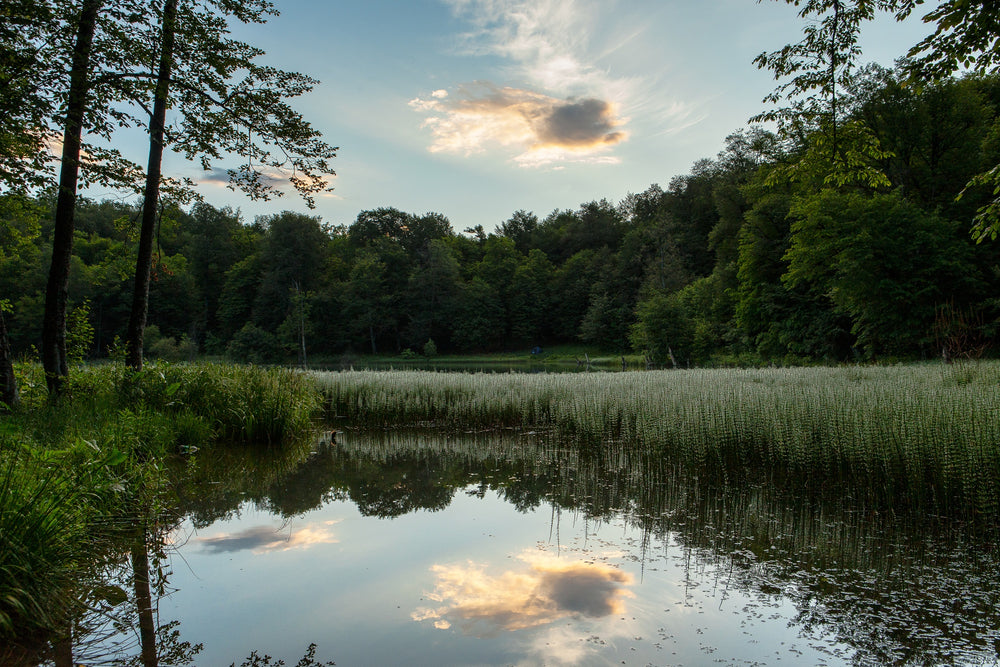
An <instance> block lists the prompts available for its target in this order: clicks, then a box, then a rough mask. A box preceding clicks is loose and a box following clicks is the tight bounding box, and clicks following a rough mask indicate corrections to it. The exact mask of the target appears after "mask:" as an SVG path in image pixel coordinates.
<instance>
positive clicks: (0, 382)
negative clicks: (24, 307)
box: [0, 311, 21, 412]
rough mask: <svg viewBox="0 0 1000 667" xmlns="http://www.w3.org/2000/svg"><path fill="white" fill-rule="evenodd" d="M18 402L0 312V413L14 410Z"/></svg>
mask: <svg viewBox="0 0 1000 667" xmlns="http://www.w3.org/2000/svg"><path fill="white" fill-rule="evenodd" d="M20 400H21V399H20V397H19V396H18V394H17V379H16V378H15V377H14V360H13V358H11V354H10V341H8V340H7V322H6V321H4V317H3V311H0V412H7V411H10V410H16V409H17V406H18V403H20Z"/></svg>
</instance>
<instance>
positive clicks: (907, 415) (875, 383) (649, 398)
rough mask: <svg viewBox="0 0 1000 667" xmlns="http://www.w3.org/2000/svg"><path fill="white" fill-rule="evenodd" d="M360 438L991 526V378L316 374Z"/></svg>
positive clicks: (841, 372)
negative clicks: (479, 439) (772, 484)
mask: <svg viewBox="0 0 1000 667" xmlns="http://www.w3.org/2000/svg"><path fill="white" fill-rule="evenodd" d="M316 379H317V383H318V384H319V386H320V388H321V389H322V391H323V393H324V395H325V396H326V399H327V401H328V406H329V410H330V414H331V415H334V416H339V417H343V418H344V419H346V420H347V421H348V422H349V423H353V424H357V425H360V426H376V427H383V426H391V425H395V424H399V423H410V424H428V423H433V424H439V425H443V426H448V427H454V428H462V429H476V428H492V427H498V426H508V427H509V426H514V427H522V428H550V429H552V430H554V431H555V432H557V433H558V434H560V435H562V436H567V437H572V438H575V439H577V440H579V441H582V442H586V443H601V442H608V441H616V442H621V443H628V444H632V445H636V446H642V447H648V448H651V449H653V450H655V451H657V452H659V453H660V454H661V455H662V456H664V457H666V458H667V459H669V460H670V461H672V462H675V463H677V464H680V465H683V466H685V467H686V468H688V469H689V470H692V471H696V472H699V473H702V474H711V475H713V476H716V477H718V478H721V479H723V480H729V481H734V482H736V481H740V480H744V479H748V478H759V477H761V476H762V475H766V476H768V477H770V478H771V479H773V480H775V481H776V482H780V483H783V484H797V485H805V486H809V487H811V488H817V489H832V490H835V491H837V490H840V491H842V492H844V493H852V494H856V495H863V496H867V497H870V498H872V499H875V500H879V501H887V502H890V503H891V504H892V505H893V506H896V507H910V508H911V509H920V510H924V511H934V512H944V513H949V514H951V513H957V514H960V515H962V516H966V517H969V518H973V519H977V520H978V519H981V518H986V519H987V520H991V521H995V520H996V519H997V518H1000V517H998V515H1000V502H998V494H1000V364H997V363H978V364H961V365H955V366H944V365H911V366H898V367H864V368H859V367H845V368H800V369H754V370H691V371H663V372H630V373H613V374H612V373H608V374H571V375H569V374H568V375H516V374H503V375H501V374H476V375H461V374H440V373H430V372H420V371H397V372H345V373H317V374H316Z"/></svg>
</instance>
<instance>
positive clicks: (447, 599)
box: [411, 552, 633, 636]
mask: <svg viewBox="0 0 1000 667" xmlns="http://www.w3.org/2000/svg"><path fill="white" fill-rule="evenodd" d="M520 560H522V561H524V562H525V563H526V565H527V567H526V568H525V569H523V570H521V571H514V570H508V571H506V572H502V573H500V574H498V575H493V574H490V573H488V572H487V571H486V567H485V566H483V565H477V564H474V563H469V564H466V565H436V566H434V567H433V568H431V569H432V571H433V572H434V573H435V575H436V585H435V588H434V591H433V592H432V593H429V594H428V596H427V597H428V598H429V599H431V600H434V601H436V602H440V603H442V606H440V607H437V608H433V609H432V608H426V607H425V608H421V609H418V610H417V611H415V612H413V614H412V615H411V618H413V620H415V621H424V620H433V621H434V622H435V623H434V624H435V627H438V628H448V627H450V626H451V624H452V623H453V622H454V623H457V624H458V625H459V627H461V628H462V630H463V631H465V632H467V633H470V634H477V635H481V636H482V635H485V636H489V635H495V634H496V633H498V632H499V631H502V630H506V631H513V630H523V629H526V628H534V627H539V626H544V625H548V624H551V623H553V622H555V621H558V620H559V619H562V618H567V617H571V616H574V617H581V616H586V617H595V618H596V617H602V616H608V615H610V614H621V613H624V609H625V602H624V599H625V598H627V597H631V592H630V591H628V590H627V589H626V588H625V586H627V585H630V584H631V583H632V582H633V579H632V577H631V575H629V574H627V573H625V572H622V571H621V570H618V569H617V568H614V567H611V566H609V565H601V564H596V563H592V562H585V561H579V560H566V559H560V558H558V557H555V556H551V555H548V554H543V553H534V552H532V553H527V554H525V555H522V556H521V557H520Z"/></svg>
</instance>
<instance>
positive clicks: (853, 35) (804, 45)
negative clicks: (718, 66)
mask: <svg viewBox="0 0 1000 667" xmlns="http://www.w3.org/2000/svg"><path fill="white" fill-rule="evenodd" d="M758 1H759V0H758ZM784 1H785V2H787V3H788V4H793V5H795V6H796V7H801V9H800V10H799V16H800V17H802V18H803V19H806V20H807V23H806V26H805V28H803V33H804V35H805V37H804V38H803V40H802V41H800V42H798V43H797V44H790V45H787V46H785V47H783V48H782V49H780V50H779V51H774V52H772V53H762V54H761V55H759V56H757V58H756V59H755V60H754V62H755V63H756V64H757V65H758V67H761V68H766V69H770V70H772V71H773V72H774V75H775V78H776V79H781V78H783V77H789V76H790V77H791V79H790V80H788V81H787V82H785V83H783V84H781V85H780V86H779V87H778V88H777V89H776V90H775V91H774V92H773V93H771V95H769V96H768V97H767V98H765V102H771V103H773V102H778V101H780V100H781V99H782V98H787V99H789V100H792V101H793V103H792V105H791V106H790V107H786V108H782V109H777V110H771V111H765V112H763V113H762V114H759V115H758V116H756V117H755V118H754V119H753V120H779V121H783V122H785V123H791V124H793V125H794V124H799V123H802V122H806V123H808V122H811V121H815V120H816V119H822V118H825V119H826V120H827V125H828V126H829V127H831V129H832V132H833V136H832V141H831V149H832V157H833V159H834V160H836V159H837V154H838V151H839V146H840V142H839V141H838V137H837V128H838V113H839V110H838V95H839V91H840V90H842V89H843V87H844V85H845V83H846V81H847V79H848V77H849V76H850V74H851V69H852V67H853V66H854V64H855V63H856V60H857V58H858V56H859V55H860V49H859V47H858V37H859V34H860V29H861V25H862V23H864V22H865V21H868V20H871V19H872V18H873V17H874V15H875V13H876V11H884V12H890V13H892V14H893V15H894V16H895V18H896V19H897V20H900V21H902V20H904V19H906V18H908V17H909V16H910V15H911V14H912V13H913V10H914V8H915V7H916V5H918V4H923V0H784ZM814 16H819V17H820V19H819V21H812V17H814ZM923 20H924V22H926V23H929V24H932V25H934V31H933V32H932V33H931V34H930V35H928V36H927V37H925V38H924V39H923V40H921V41H920V42H918V43H917V44H915V45H914V46H913V47H912V48H911V49H910V50H909V52H908V54H907V55H908V56H909V58H910V61H909V63H908V64H907V69H908V71H909V73H910V81H911V83H913V84H915V85H917V86H920V85H922V84H923V83H924V82H926V81H928V80H929V81H940V80H942V79H944V78H947V77H950V76H952V75H953V74H955V73H956V72H958V71H960V70H970V71H974V72H979V73H987V72H990V71H992V70H993V69H994V68H995V67H996V65H997V64H998V63H1000V12H998V11H997V7H996V5H995V3H993V2H969V0H944V1H942V2H940V3H939V4H938V6H937V7H935V8H934V9H932V10H931V11H930V12H928V13H927V14H926V15H925V16H924V19H923ZM814 91H818V93H819V97H818V98H817V96H816V95H815V94H814ZM802 96H805V97H804V98H802ZM796 98H800V99H796ZM978 190H986V191H987V192H989V193H990V194H991V198H990V199H989V201H988V202H987V203H986V204H985V205H983V206H981V207H980V208H979V210H978V211H977V213H976V216H975V219H974V221H973V225H972V236H973V238H974V239H976V241H977V242H980V241H982V240H983V239H985V238H990V239H996V237H997V236H998V235H1000V164H997V165H996V166H994V167H992V168H991V169H988V170H987V171H984V172H982V173H979V174H977V175H975V176H973V177H972V179H970V180H969V182H968V185H967V186H966V189H965V190H964V191H963V192H970V191H978Z"/></svg>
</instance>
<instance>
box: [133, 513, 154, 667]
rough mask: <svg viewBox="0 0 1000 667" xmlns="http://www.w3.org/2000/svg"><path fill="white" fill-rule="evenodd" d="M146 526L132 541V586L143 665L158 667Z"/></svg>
mask: <svg viewBox="0 0 1000 667" xmlns="http://www.w3.org/2000/svg"><path fill="white" fill-rule="evenodd" d="M147 544H148V542H147V532H146V528H145V526H143V527H142V530H141V531H140V532H139V534H138V535H137V536H136V538H135V541H134V542H133V543H132V547H131V555H132V588H133V590H134V591H135V605H136V610H137V611H138V613H139V644H140V645H141V646H142V665H143V667H157V662H158V659H157V657H156V622H155V619H154V618H153V596H152V595H151V594H150V592H149V554H148V552H147V549H146V545H147Z"/></svg>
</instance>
